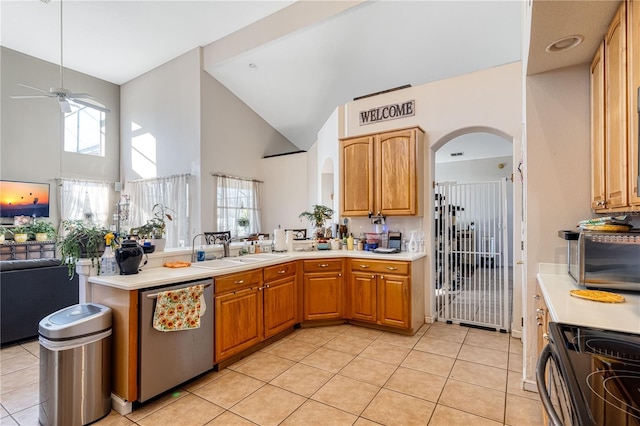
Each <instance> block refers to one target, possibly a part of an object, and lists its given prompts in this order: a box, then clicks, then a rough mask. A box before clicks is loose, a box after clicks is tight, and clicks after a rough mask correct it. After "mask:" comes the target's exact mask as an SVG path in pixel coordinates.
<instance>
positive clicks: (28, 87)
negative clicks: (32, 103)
mask: <svg viewBox="0 0 640 426" xmlns="http://www.w3.org/2000/svg"><path fill="white" fill-rule="evenodd" d="M18 86H22V87H26V88H27V89H31V90H37V91H38V92H42V93H47V94H48V93H49V91H48V90H44V89H40V88H38V87H33V86H29V85H27V84H21V83H18Z"/></svg>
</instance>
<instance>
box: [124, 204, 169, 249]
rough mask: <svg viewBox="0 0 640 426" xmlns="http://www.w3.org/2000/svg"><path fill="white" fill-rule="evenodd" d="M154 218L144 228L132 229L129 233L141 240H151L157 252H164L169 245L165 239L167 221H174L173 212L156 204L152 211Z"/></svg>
mask: <svg viewBox="0 0 640 426" xmlns="http://www.w3.org/2000/svg"><path fill="white" fill-rule="evenodd" d="M151 213H152V214H153V217H152V218H151V219H149V220H148V221H147V223H145V224H144V225H142V226H139V227H137V228H132V229H131V230H130V231H129V232H130V234H131V235H134V236H136V238H138V239H139V240H143V239H151V240H152V242H151V243H152V244H153V245H154V246H155V250H156V251H162V250H164V247H165V245H166V244H167V241H166V238H165V230H166V227H167V223H166V220H173V215H172V214H171V213H173V210H172V209H170V208H169V207H166V206H164V205H162V204H156V205H154V206H153V209H152V210H151Z"/></svg>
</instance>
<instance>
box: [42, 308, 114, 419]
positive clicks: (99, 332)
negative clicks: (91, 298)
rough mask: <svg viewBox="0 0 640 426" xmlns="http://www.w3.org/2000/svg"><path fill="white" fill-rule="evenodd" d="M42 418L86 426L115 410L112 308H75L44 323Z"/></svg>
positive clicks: (66, 310)
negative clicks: (112, 394) (112, 380)
mask: <svg viewBox="0 0 640 426" xmlns="http://www.w3.org/2000/svg"><path fill="white" fill-rule="evenodd" d="M38 333H39V335H40V338H39V340H40V411H39V420H40V423H41V424H42V425H44V426H49V425H65V426H67V425H69V426H76V425H86V424H89V423H92V422H95V421H96V420H99V419H101V418H102V417H104V416H106V415H107V414H109V411H110V410H111V308H109V307H107V306H103V305H99V304H96V303H82V304H79V305H72V306H69V307H67V308H64V309H61V310H59V311H56V312H54V313H52V314H50V315H48V316H46V317H45V318H43V319H42V320H41V321H40V324H39V327H38Z"/></svg>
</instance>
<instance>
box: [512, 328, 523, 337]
mask: <svg viewBox="0 0 640 426" xmlns="http://www.w3.org/2000/svg"><path fill="white" fill-rule="evenodd" d="M511 337H515V338H516V339H520V340H522V330H514V329H511Z"/></svg>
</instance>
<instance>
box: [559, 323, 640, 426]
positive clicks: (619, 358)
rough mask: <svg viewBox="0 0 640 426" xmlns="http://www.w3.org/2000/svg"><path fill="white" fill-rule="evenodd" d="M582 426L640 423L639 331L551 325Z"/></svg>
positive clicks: (639, 424) (562, 367) (638, 424)
mask: <svg viewBox="0 0 640 426" xmlns="http://www.w3.org/2000/svg"><path fill="white" fill-rule="evenodd" d="M549 332H550V336H551V341H552V342H553V344H554V346H555V348H556V350H557V355H558V356H559V358H560V368H561V369H562V370H564V371H563V376H564V377H565V379H566V381H567V386H568V387H569V394H570V396H571V399H572V400H573V405H574V407H576V412H577V413H576V414H577V415H578V420H579V424H581V425H588V424H595V425H637V426H640V335H635V334H629V333H622V332H617V331H610V330H599V329H593V328H588V327H580V326H574V325H568V324H557V323H551V324H550V325H549Z"/></svg>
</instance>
